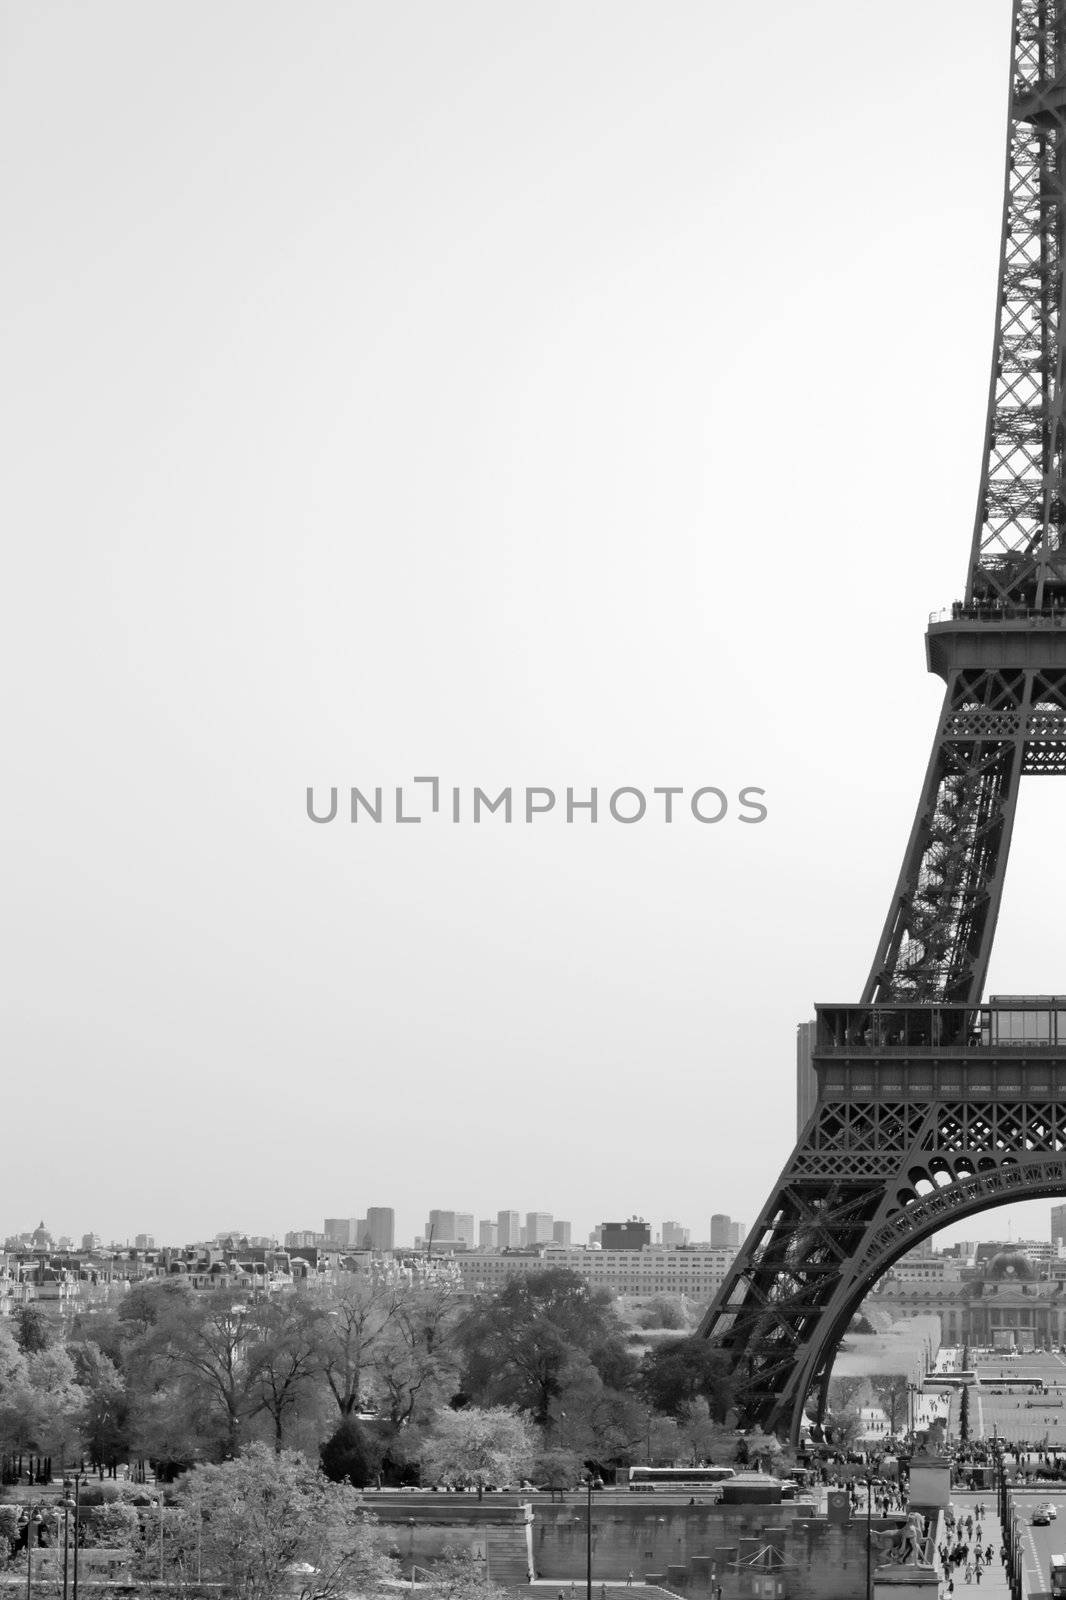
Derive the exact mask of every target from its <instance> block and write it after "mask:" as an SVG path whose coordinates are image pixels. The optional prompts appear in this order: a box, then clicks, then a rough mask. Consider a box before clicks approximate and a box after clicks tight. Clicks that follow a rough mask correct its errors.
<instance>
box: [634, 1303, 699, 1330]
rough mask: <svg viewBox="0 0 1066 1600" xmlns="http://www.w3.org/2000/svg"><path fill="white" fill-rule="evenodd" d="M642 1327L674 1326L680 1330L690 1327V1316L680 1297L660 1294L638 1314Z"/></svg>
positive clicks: (673, 1327)
mask: <svg viewBox="0 0 1066 1600" xmlns="http://www.w3.org/2000/svg"><path fill="white" fill-rule="evenodd" d="M638 1318H639V1323H640V1326H641V1327H642V1328H672V1329H674V1330H675V1331H680V1330H682V1329H684V1328H687V1327H688V1318H687V1317H686V1316H685V1308H684V1306H683V1305H682V1303H681V1301H680V1299H675V1298H673V1297H672V1296H669V1295H659V1296H658V1297H657V1298H656V1299H654V1300H652V1301H651V1302H650V1304H648V1305H646V1306H645V1307H644V1308H643V1309H642V1310H641V1311H640V1312H639V1314H638Z"/></svg>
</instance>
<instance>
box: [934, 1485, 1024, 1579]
mask: <svg viewBox="0 0 1066 1600" xmlns="http://www.w3.org/2000/svg"><path fill="white" fill-rule="evenodd" d="M985 1514H986V1508H985V1506H984V1505H983V1504H982V1503H980V1502H979V1503H978V1504H977V1505H976V1506H975V1507H974V1510H973V1511H968V1512H967V1513H966V1515H965V1516H958V1517H956V1515H955V1512H954V1511H953V1510H952V1508H951V1507H950V1506H949V1507H948V1509H947V1511H946V1512H945V1514H944V1526H945V1529H946V1536H945V1538H944V1539H943V1540H942V1541H941V1543H940V1545H939V1546H938V1547H937V1557H938V1559H939V1561H940V1565H941V1567H942V1569H943V1573H944V1583H945V1586H946V1589H947V1593H948V1594H954V1592H955V1582H956V1579H959V1578H961V1580H962V1581H963V1582H965V1583H977V1584H979V1583H980V1582H981V1578H982V1575H983V1574H984V1573H985V1572H987V1570H988V1568H989V1567H990V1566H991V1565H992V1562H993V1561H994V1560H995V1558H996V1550H995V1546H994V1545H993V1544H992V1543H991V1542H990V1541H989V1542H986V1539H985V1531H984V1528H983V1527H982V1518H983V1517H984V1516H985ZM999 1560H1000V1562H1001V1564H1002V1565H1003V1566H1006V1565H1007V1547H1006V1545H1005V1544H1000V1547H999Z"/></svg>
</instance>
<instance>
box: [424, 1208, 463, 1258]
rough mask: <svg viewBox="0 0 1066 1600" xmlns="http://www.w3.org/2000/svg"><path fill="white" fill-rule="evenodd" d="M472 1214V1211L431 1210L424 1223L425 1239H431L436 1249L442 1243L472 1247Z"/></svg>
mask: <svg viewBox="0 0 1066 1600" xmlns="http://www.w3.org/2000/svg"><path fill="white" fill-rule="evenodd" d="M474 1238H475V1234H474V1214H473V1212H472V1211H431V1212H430V1214H429V1221H428V1222H427V1223H426V1241H427V1243H428V1242H429V1241H430V1240H432V1242H433V1247H434V1249H436V1247H437V1246H438V1245H442V1244H462V1245H465V1246H466V1248H467V1249H468V1250H472V1249H473V1248H474Z"/></svg>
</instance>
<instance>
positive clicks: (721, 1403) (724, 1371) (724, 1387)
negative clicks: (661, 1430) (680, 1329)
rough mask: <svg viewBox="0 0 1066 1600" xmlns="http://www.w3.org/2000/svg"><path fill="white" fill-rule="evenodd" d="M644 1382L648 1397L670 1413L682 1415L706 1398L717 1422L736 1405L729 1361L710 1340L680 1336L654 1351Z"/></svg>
mask: <svg viewBox="0 0 1066 1600" xmlns="http://www.w3.org/2000/svg"><path fill="white" fill-rule="evenodd" d="M640 1381H641V1388H642V1390H643V1392H644V1395H645V1398H646V1399H647V1400H648V1401H649V1402H650V1403H651V1404H652V1405H653V1406H654V1407H655V1408H656V1410H657V1411H662V1412H665V1413H666V1414H667V1416H671V1417H679V1416H680V1415H681V1414H682V1412H683V1411H684V1410H685V1408H686V1407H687V1406H691V1405H692V1404H693V1403H694V1402H695V1401H696V1400H699V1399H703V1400H706V1402H707V1405H708V1407H709V1409H710V1414H711V1416H712V1417H713V1419H714V1420H715V1422H724V1421H725V1419H726V1415H727V1413H728V1412H729V1410H730V1408H731V1407H732V1405H733V1398H734V1385H733V1378H732V1374H731V1372H730V1370H729V1364H728V1361H727V1359H726V1357H725V1355H724V1354H723V1353H722V1351H720V1350H716V1349H715V1348H714V1346H713V1345H711V1344H709V1343H708V1342H707V1340H706V1339H699V1338H692V1339H678V1340H675V1341H674V1342H672V1343H671V1344H664V1345H661V1346H660V1347H659V1348H658V1349H657V1350H650V1351H649V1352H648V1354H647V1355H646V1356H645V1358H644V1366H643V1368H642V1371H641V1377H640Z"/></svg>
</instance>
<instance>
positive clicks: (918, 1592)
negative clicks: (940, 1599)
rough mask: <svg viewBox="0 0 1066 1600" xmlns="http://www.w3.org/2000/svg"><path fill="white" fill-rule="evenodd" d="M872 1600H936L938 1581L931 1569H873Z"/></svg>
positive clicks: (938, 1587) (938, 1590) (938, 1588)
mask: <svg viewBox="0 0 1066 1600" xmlns="http://www.w3.org/2000/svg"><path fill="white" fill-rule="evenodd" d="M873 1578H874V1600H936V1597H937V1595H938V1594H939V1592H940V1579H939V1578H938V1577H937V1575H936V1573H935V1572H934V1571H933V1568H932V1567H875V1568H874V1574H873Z"/></svg>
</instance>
